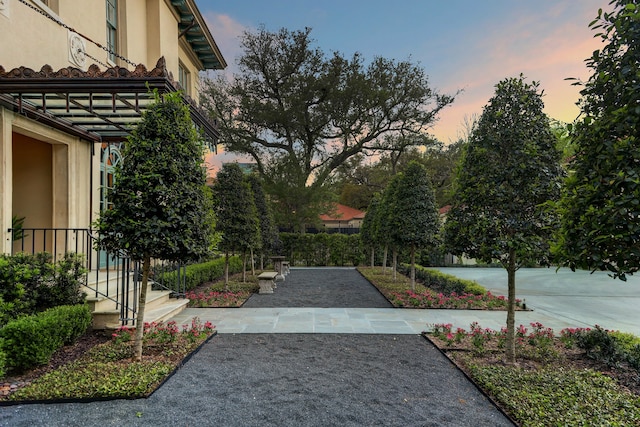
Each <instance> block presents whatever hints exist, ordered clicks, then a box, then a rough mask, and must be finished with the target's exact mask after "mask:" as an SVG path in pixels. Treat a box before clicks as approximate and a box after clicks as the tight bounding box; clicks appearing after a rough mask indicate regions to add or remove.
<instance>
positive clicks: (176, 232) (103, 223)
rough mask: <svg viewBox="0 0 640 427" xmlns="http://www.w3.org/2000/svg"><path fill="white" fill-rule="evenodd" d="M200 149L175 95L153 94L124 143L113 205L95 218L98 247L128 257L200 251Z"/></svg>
mask: <svg viewBox="0 0 640 427" xmlns="http://www.w3.org/2000/svg"><path fill="white" fill-rule="evenodd" d="M203 150H204V146H203V143H202V138H201V136H200V135H199V134H198V132H197V131H196V129H195V127H194V125H193V123H192V121H191V119H190V116H189V110H188V108H187V107H186V106H185V105H184V104H183V103H182V101H181V97H180V95H179V94H177V93H174V94H165V95H163V96H162V98H161V99H160V97H159V96H157V97H156V102H155V103H154V104H153V105H151V106H150V107H149V108H148V109H147V110H146V111H145V112H144V114H143V117H142V121H141V122H140V123H139V124H138V126H137V127H136V128H135V129H134V131H133V132H132V134H131V136H130V137H129V139H128V141H127V143H126V144H125V148H124V150H123V157H124V161H123V162H122V163H121V164H120V165H119V166H118V167H117V168H116V172H115V183H114V186H113V188H112V189H111V190H110V194H109V197H110V199H111V200H113V201H114V204H113V208H112V209H109V210H106V211H104V212H102V213H101V215H100V218H99V219H98V221H97V222H96V229H97V230H98V231H99V234H100V246H101V247H102V248H105V249H108V250H110V251H112V252H117V251H124V252H125V253H127V254H128V255H129V256H131V257H132V258H133V259H134V260H143V259H144V258H145V257H153V258H158V259H166V260H175V261H188V260H197V259H199V258H200V257H201V256H203V255H205V254H206V253H207V251H208V250H209V244H210V241H211V238H212V230H211V227H210V222H211V220H212V214H211V205H210V200H209V198H208V197H207V195H206V192H205V168H204V167H203V153H204V151H203Z"/></svg>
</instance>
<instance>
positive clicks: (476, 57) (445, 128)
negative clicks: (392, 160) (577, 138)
mask: <svg viewBox="0 0 640 427" xmlns="http://www.w3.org/2000/svg"><path fill="white" fill-rule="evenodd" d="M566 7H568V6H567V5H566V4H563V5H558V6H557V7H554V8H552V10H551V11H550V12H549V11H547V13H546V14H545V16H524V17H519V18H518V19H514V20H511V21H510V23H509V24H506V25H501V26H500V27H495V28H493V29H491V30H490V31H488V32H487V33H486V36H485V37H482V38H479V39H477V40H476V41H475V42H472V43H471V44H472V46H470V48H469V50H468V52H469V55H468V56H466V58H465V61H467V63H466V64H463V65H460V64H458V66H457V67H453V68H454V69H457V71H456V72H453V73H451V74H448V75H447V76H446V80H447V82H448V84H446V85H445V86H444V89H442V91H443V92H445V93H451V92H453V91H455V90H456V89H457V88H459V87H462V88H464V92H463V93H462V94H461V95H460V96H459V97H458V99H457V100H456V101H455V102H454V104H453V105H452V106H451V107H449V108H448V109H446V110H445V111H444V112H443V113H442V114H441V115H440V120H439V121H438V123H437V124H436V125H435V127H434V129H433V130H432V133H433V134H434V135H435V136H436V137H437V138H439V139H440V140H441V141H443V142H450V141H453V140H455V139H457V137H459V136H461V135H460V133H461V131H462V130H463V126H462V124H463V120H464V118H465V117H469V116H471V115H473V114H480V113H481V112H482V107H483V106H484V105H485V104H486V103H487V101H488V100H489V98H490V97H491V96H492V95H493V92H494V85H495V84H496V83H498V81H499V80H502V79H504V78H507V77H516V76H518V75H519V74H520V73H522V74H524V76H525V77H526V78H527V79H528V80H529V81H531V80H536V81H539V82H540V88H541V89H544V94H545V96H544V102H545V112H546V113H547V114H548V115H549V116H550V117H551V118H554V119H558V120H561V121H565V122H571V121H573V120H574V119H575V118H576V117H577V115H578V113H579V110H578V108H577V107H576V105H575V103H576V102H577V101H578V99H579V96H580V95H579V91H580V87H578V86H572V84H571V83H572V82H570V81H566V80H565V79H566V78H568V77H575V78H578V79H580V80H583V81H584V80H586V79H588V77H589V75H590V74H591V72H590V70H589V69H587V67H586V65H585V62H584V61H585V59H587V58H588V57H590V56H591V54H592V53H593V51H594V50H596V49H598V48H600V47H601V46H602V45H601V42H600V40H599V39H595V38H594V37H593V33H592V32H591V30H590V29H589V28H588V27H587V23H588V22H589V21H590V20H591V19H592V18H593V17H592V16H591V14H589V16H586V13H585V16H584V17H574V18H573V19H572V22H566V20H565V21H562V18H559V19H558V21H555V18H556V17H558V16H560V15H563V12H565V14H566V10H565V9H566ZM594 12H595V11H594ZM547 20H550V21H555V22H559V21H560V22H562V24H561V25H557V26H555V27H554V26H553V23H549V22H547ZM573 21H575V22H573Z"/></svg>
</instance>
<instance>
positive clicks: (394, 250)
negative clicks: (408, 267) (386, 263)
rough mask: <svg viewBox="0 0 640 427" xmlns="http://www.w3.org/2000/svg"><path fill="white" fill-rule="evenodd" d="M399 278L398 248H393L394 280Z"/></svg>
mask: <svg viewBox="0 0 640 427" xmlns="http://www.w3.org/2000/svg"><path fill="white" fill-rule="evenodd" d="M397 278H398V250H397V249H395V248H394V249H393V280H394V281H395V280H396V279H397Z"/></svg>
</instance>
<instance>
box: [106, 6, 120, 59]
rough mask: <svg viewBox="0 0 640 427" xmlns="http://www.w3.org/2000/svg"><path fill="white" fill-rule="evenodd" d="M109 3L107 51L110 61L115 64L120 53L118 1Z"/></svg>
mask: <svg viewBox="0 0 640 427" xmlns="http://www.w3.org/2000/svg"><path fill="white" fill-rule="evenodd" d="M106 2H107V49H109V53H108V55H109V56H108V58H109V61H111V62H113V63H114V64H115V62H116V55H115V53H116V52H117V51H118V0H106Z"/></svg>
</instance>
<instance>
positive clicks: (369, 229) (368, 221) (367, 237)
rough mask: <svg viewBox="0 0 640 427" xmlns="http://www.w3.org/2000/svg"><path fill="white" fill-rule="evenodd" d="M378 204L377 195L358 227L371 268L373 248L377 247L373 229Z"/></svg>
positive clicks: (373, 260)
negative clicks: (367, 252)
mask: <svg viewBox="0 0 640 427" xmlns="http://www.w3.org/2000/svg"><path fill="white" fill-rule="evenodd" d="M379 204H380V197H379V195H376V196H374V198H373V199H372V200H371V203H370V204H369V208H368V209H367V214H366V215H365V217H364V220H363V221H362V225H361V226H360V240H361V241H362V243H363V244H364V245H365V246H368V247H369V248H370V250H371V267H373V266H374V264H375V253H374V251H375V248H376V246H378V241H379V236H378V234H377V232H376V229H375V224H374V221H375V218H376V215H378V205H379Z"/></svg>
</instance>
